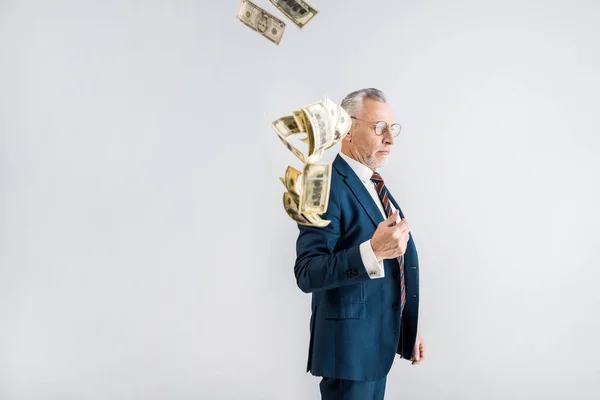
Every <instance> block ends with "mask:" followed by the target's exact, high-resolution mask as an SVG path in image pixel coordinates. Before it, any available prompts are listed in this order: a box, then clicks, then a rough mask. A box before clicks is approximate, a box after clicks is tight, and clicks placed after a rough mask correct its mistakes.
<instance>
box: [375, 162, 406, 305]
mask: <svg viewBox="0 0 600 400" xmlns="http://www.w3.org/2000/svg"><path fill="white" fill-rule="evenodd" d="M371 180H372V181H373V182H375V185H376V189H377V194H378V195H379V199H380V200H381V204H382V205H383V209H384V210H385V214H386V215H387V216H388V217H389V216H390V215H392V202H391V201H390V198H389V194H388V190H387V188H386V187H385V183H383V178H382V177H381V175H379V174H378V173H377V172H373V176H372V177H371ZM398 264H400V315H402V311H403V310H404V303H406V288H405V284H404V257H403V256H400V257H398Z"/></svg>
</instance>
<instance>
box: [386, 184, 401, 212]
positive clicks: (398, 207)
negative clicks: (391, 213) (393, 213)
mask: <svg viewBox="0 0 600 400" xmlns="http://www.w3.org/2000/svg"><path fill="white" fill-rule="evenodd" d="M388 197H389V198H390V201H391V202H392V204H393V205H394V207H396V209H397V210H398V211H399V212H400V218H404V213H402V209H401V208H400V206H399V205H398V203H397V202H396V199H394V196H392V192H390V190H389V189H388Z"/></svg>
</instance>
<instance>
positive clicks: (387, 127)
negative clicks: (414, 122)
mask: <svg viewBox="0 0 600 400" xmlns="http://www.w3.org/2000/svg"><path fill="white" fill-rule="evenodd" d="M350 118H351V119H356V120H359V121H362V122H366V123H368V124H372V125H371V126H370V128H371V129H373V132H375V135H377V136H383V134H384V133H385V131H386V130H389V132H390V134H391V133H392V129H391V127H392V126H394V125H398V126H399V127H400V130H399V131H398V133H397V134H395V135H392V137H394V138H397V137H398V136H399V135H400V132H402V125H400V124H399V123H398V122H394V123H393V124H391V125H388V123H387V122H385V121H377V122H373V121H365V120H364V119H360V118H357V117H355V116H352V115H351V116H350ZM380 122H383V123H384V124H385V129H384V130H383V131H382V132H381V133H377V124H378V123H380Z"/></svg>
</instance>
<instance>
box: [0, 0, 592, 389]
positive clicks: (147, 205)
mask: <svg viewBox="0 0 600 400" xmlns="http://www.w3.org/2000/svg"><path fill="white" fill-rule="evenodd" d="M256 2H257V3H258V4H259V5H262V6H263V7H265V8H266V9H267V10H269V11H271V12H273V13H276V15H281V14H278V11H277V10H276V9H275V8H273V7H272V6H271V5H270V4H269V3H268V2H267V1H266V0H260V1H259V0H257V1H256ZM311 4H313V5H314V6H315V7H316V8H318V9H319V10H320V14H319V15H318V16H317V17H316V18H315V19H314V20H313V21H312V22H310V23H309V25H307V26H306V27H305V28H304V29H303V30H299V29H297V28H296V27H295V26H294V25H293V24H292V23H291V22H288V23H287V28H286V32H285V35H284V38H283V40H282V42H281V45H280V46H276V45H274V44H272V43H271V42H269V41H267V40H266V39H264V38H262V37H261V36H260V35H258V34H257V33H254V32H252V31H251V30H249V29H248V28H247V27H245V26H244V25H242V24H241V23H240V22H239V21H238V20H237V19H236V18H235V14H236V12H237V7H238V2H237V1H227V2H225V1H218V2H217V1H211V2H209V1H178V2H177V1H144V2H142V1H125V0H120V1H116V0H113V1H75V0H71V1H67V0H65V1H41V0H40V1H10V0H0V139H1V142H0V182H1V186H0V187H1V191H0V218H1V220H0V235H1V236H0V239H1V241H0V399H2V400H4V399H6V400H21V399H23V400H25V399H27V400H29V399H31V400H34V399H60V400H71V399H111V400H117V399H144V400H146V399H148V400H151V399H285V400H292V399H316V398H318V387H317V385H318V381H319V379H318V378H315V377H312V376H311V375H308V374H305V372H304V368H305V366H306V355H307V349H308V335H309V331H308V319H309V308H310V307H309V304H310V296H308V295H305V294H303V293H302V292H301V291H300V290H299V289H298V288H297V287H296V284H295V280H294V276H293V262H294V258H295V239H296V235H297V228H296V227H295V225H294V224H293V222H292V221H291V220H290V219H288V217H287V216H286V215H285V212H284V210H283V207H282V204H281V195H282V192H283V187H282V186H281V183H280V182H279V179H278V177H279V176H281V175H282V174H283V172H284V170H285V168H286V167H287V165H293V166H295V167H299V163H298V162H297V160H295V159H294V157H293V156H292V154H291V153H289V152H287V150H285V148H284V147H283V146H282V145H281V143H280V142H279V141H278V139H277V138H276V136H275V134H274V133H273V132H272V131H271V130H270V128H269V126H268V125H267V122H268V121H270V120H272V119H274V118H276V117H278V116H280V115H284V114H287V113H289V112H290V111H291V110H292V109H296V108H298V107H301V106H303V105H305V104H308V103H311V102H313V101H316V100H318V99H320V98H322V97H323V96H324V95H327V96H328V97H330V98H331V99H333V100H334V101H338V102H339V101H340V100H341V98H342V97H343V96H344V95H345V94H347V93H348V92H350V91H352V90H355V89H358V88H363V87H377V88H380V89H382V90H383V91H384V92H385V93H386V94H387V95H388V98H389V102H390V104H391V105H392V108H393V110H394V112H395V114H396V118H397V120H398V121H400V122H401V123H402V124H403V126H404V130H403V133H402V136H401V137H400V138H399V140H398V141H397V143H396V145H395V152H394V154H392V156H391V159H390V160H389V163H388V165H387V166H386V167H385V168H383V169H382V170H381V172H382V175H383V176H384V178H385V179H386V182H387V184H388V186H389V188H390V190H391V191H392V192H393V193H394V195H395V197H396V198H397V199H398V201H399V202H400V205H401V206H402V208H403V211H404V212H405V214H406V215H407V218H408V220H409V222H410V224H411V227H412V231H413V233H414V237H415V240H416V244H417V247H418V250H419V254H420V260H421V291H422V300H421V318H420V331H421V333H422V335H423V338H424V340H425V342H426V345H427V359H426V361H425V362H424V363H422V364H421V365H419V366H416V367H413V366H411V365H410V364H409V363H407V362H405V361H400V360H398V359H397V360H396V362H395V364H394V366H393V368H392V370H391V372H390V375H389V377H388V386H387V387H388V389H387V396H386V398H387V399H478V400H479V399H506V398H510V399H534V398H535V399H538V398H539V399H541V398H543V399H597V398H598V397H599V396H600V367H598V357H599V356H600V344H599V343H598V337H599V336H600V324H599V322H598V319H597V318H598V311H599V305H600V294H599V291H598V288H597V284H598V281H599V278H600V273H599V272H598V262H597V260H598V258H597V250H598V244H599V239H600V233H599V227H600V211H599V208H598V202H599V200H600V191H599V189H598V181H599V171H600V161H599V159H598V152H599V150H600V136H599V133H600V132H599V129H598V126H599V122H598V111H599V108H600V96H599V94H598V93H599V91H600V77H599V73H598V71H599V69H600V52H599V50H598V49H599V48H600V28H599V26H598V20H599V18H600V3H598V2H596V1H592V0H590V1H532V0H530V1H515V0H503V1H480V0H479V1H475V0H471V1H466V0H458V1H452V2H448V1H433V0H432V1H423V0H420V1H416V0H414V1H384V0H378V1H373V0H370V1H340V0H338V1H324V0H319V1H317V0H313V1H312V2H311ZM282 18H283V17H282ZM337 149H338V148H336V149H334V150H330V152H329V153H328V154H327V157H326V158H325V160H326V161H330V160H331V159H332V158H333V156H334V155H335V153H336V150H337Z"/></svg>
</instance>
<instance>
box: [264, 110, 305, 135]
mask: <svg viewBox="0 0 600 400" xmlns="http://www.w3.org/2000/svg"><path fill="white" fill-rule="evenodd" d="M271 125H273V128H274V129H275V130H276V131H277V132H279V133H280V136H283V137H284V138H287V137H288V136H291V135H295V134H297V133H300V132H306V131H304V130H301V129H300V127H299V126H298V123H297V121H296V118H294V116H293V115H286V116H285V117H281V118H277V119H276V120H275V121H273V122H271Z"/></svg>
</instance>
